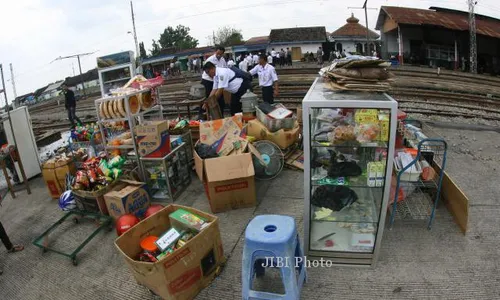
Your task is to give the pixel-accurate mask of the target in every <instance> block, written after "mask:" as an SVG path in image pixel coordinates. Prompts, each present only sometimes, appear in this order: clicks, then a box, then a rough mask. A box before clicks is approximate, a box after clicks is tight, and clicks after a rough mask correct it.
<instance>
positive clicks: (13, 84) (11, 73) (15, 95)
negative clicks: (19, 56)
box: [9, 64, 17, 99]
mask: <svg viewBox="0 0 500 300" xmlns="http://www.w3.org/2000/svg"><path fill="white" fill-rule="evenodd" d="M9 66H10V80H11V81H12V92H13V93H14V99H16V98H17V92H16V82H15V81H14V69H13V68H12V64H9Z"/></svg>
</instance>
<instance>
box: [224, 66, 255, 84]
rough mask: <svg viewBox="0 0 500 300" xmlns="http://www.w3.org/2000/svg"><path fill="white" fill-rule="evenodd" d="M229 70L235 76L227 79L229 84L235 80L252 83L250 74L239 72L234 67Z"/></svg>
mask: <svg viewBox="0 0 500 300" xmlns="http://www.w3.org/2000/svg"><path fill="white" fill-rule="evenodd" d="M229 70H231V71H233V72H234V74H235V75H234V77H233V78H231V79H229V82H231V81H233V80H234V79H235V78H241V79H243V81H252V75H250V73H248V72H245V71H243V70H240V69H239V68H236V66H232V67H230V68H229Z"/></svg>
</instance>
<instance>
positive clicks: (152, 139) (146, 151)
mask: <svg viewBox="0 0 500 300" xmlns="http://www.w3.org/2000/svg"><path fill="white" fill-rule="evenodd" d="M135 133H136V135H137V145H138V150H139V155H140V156H142V157H150V158H151V157H154V158H161V157H164V156H165V155H167V154H169V153H170V134H169V133H168V121H148V122H145V123H144V124H141V125H138V126H137V127H136V128H135Z"/></svg>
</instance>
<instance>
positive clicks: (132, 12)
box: [130, 1, 142, 74]
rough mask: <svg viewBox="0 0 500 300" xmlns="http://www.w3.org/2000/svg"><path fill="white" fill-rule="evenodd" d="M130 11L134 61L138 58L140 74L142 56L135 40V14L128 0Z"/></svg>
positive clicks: (140, 71)
mask: <svg viewBox="0 0 500 300" xmlns="http://www.w3.org/2000/svg"><path fill="white" fill-rule="evenodd" d="M130 13H131V14H132V29H133V33H134V42H135V57H136V61H137V60H139V67H138V69H139V72H138V73H141V74H142V58H141V52H140V49H139V43H138V42H137V31H136V30H135V15H134V5H133V4H132V1H130Z"/></svg>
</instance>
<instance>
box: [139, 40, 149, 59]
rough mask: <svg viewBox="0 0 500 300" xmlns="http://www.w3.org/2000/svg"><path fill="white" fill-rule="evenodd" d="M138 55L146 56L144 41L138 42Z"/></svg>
mask: <svg viewBox="0 0 500 300" xmlns="http://www.w3.org/2000/svg"><path fill="white" fill-rule="evenodd" d="M139 56H140V57H141V58H148V54H147V53H146V48H144V42H140V43H139Z"/></svg>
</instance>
